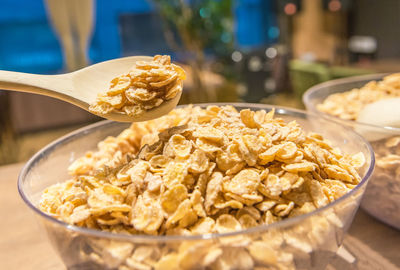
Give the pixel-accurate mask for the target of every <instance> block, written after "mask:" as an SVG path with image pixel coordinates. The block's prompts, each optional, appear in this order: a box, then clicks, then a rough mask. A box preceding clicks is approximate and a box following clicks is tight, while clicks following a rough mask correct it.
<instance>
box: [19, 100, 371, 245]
mask: <svg viewBox="0 0 400 270" xmlns="http://www.w3.org/2000/svg"><path fill="white" fill-rule="evenodd" d="M209 105H218V106H224V105H232V106H234V107H242V108H249V109H265V110H270V109H272V108H275V111H276V112H277V113H279V114H285V115H288V116H297V117H301V118H304V119H307V117H309V116H310V117H316V118H320V117H319V116H318V115H315V114H312V113H309V112H305V111H301V110H297V109H291V108H287V107H282V106H272V105H266V104H255V103H199V104H193V106H201V107H206V106H209ZM184 106H187V105H181V106H178V108H182V107H184ZM322 119H323V118H322ZM323 120H325V121H327V120H326V119H323ZM111 122H112V121H110V120H104V121H100V122H98V123H94V124H91V125H88V126H86V127H83V128H80V129H77V130H75V131H73V132H71V133H68V134H67V135H65V136H63V137H61V138H59V139H57V140H55V141H53V142H52V143H50V144H48V145H47V146H45V147H44V148H42V149H41V150H40V151H39V152H37V153H36V154H35V155H34V156H33V157H31V158H30V159H29V160H28V162H27V163H26V164H25V165H24V167H23V168H22V170H21V172H20V174H19V176H18V191H19V194H20V196H21V197H22V199H23V200H24V202H25V203H26V204H27V205H28V206H29V207H30V208H31V209H32V210H33V211H34V212H36V213H37V214H39V215H40V216H42V217H43V218H45V219H46V220H49V221H51V222H53V223H54V224H58V225H60V226H62V227H64V228H65V229H67V230H70V231H72V232H76V233H81V234H85V235H89V236H92V237H101V238H107V239H113V240H120V241H130V242H135V241H137V242H139V241H140V242H142V243H146V242H149V243H150V242H155V241H157V242H174V241H193V240H207V239H215V238H221V237H232V236H238V235H246V234H254V233H260V232H263V231H266V230H268V229H274V228H279V227H286V226H290V225H292V224H295V223H298V222H301V221H303V220H305V219H307V218H308V217H311V216H314V215H318V214H320V213H322V212H324V211H325V210H327V209H329V208H332V207H334V206H335V205H337V204H340V203H341V202H342V201H344V200H346V199H347V198H349V197H351V196H352V195H353V194H354V193H356V192H357V191H358V190H359V189H360V188H361V187H362V186H364V185H366V183H367V181H368V179H369V178H370V176H371V174H372V172H373V169H374V165H375V158H374V154H373V151H372V147H371V145H370V144H369V143H368V141H366V140H365V139H364V138H363V137H361V136H360V135H359V134H357V133H355V132H354V131H353V130H352V129H351V128H349V127H346V126H341V127H342V128H344V129H346V130H347V131H348V132H350V133H352V134H353V135H354V136H356V137H358V138H359V140H360V141H361V142H363V143H364V145H366V147H367V149H368V151H369V153H370V160H371V164H370V166H369V168H368V170H367V171H366V173H365V175H364V177H363V179H362V180H361V181H360V183H359V184H358V185H357V186H356V187H355V188H353V189H352V190H351V191H349V193H347V194H345V195H344V196H342V197H340V198H339V199H337V200H335V201H334V202H331V203H329V204H327V205H325V206H324V207H321V208H318V209H316V210H314V211H312V212H310V213H307V214H304V215H300V216H296V217H292V218H287V219H284V220H281V221H278V222H274V223H272V224H269V225H258V226H255V227H252V228H249V229H245V230H240V231H234V232H229V233H213V234H199V235H188V236H182V235H168V236H165V235H162V236H159V235H146V234H134V235H129V234H118V233H111V232H105V231H100V230H94V229H89V228H84V227H78V226H75V225H71V224H68V223H66V222H63V221H61V220H58V219H56V218H54V217H52V216H50V215H48V214H46V213H44V212H42V211H41V210H40V209H39V208H37V207H36V206H35V205H34V204H33V203H31V201H30V200H29V199H28V197H27V196H26V195H25V192H24V189H23V184H22V182H23V179H24V178H25V177H26V175H27V173H28V172H29V169H30V168H31V167H33V166H34V165H35V164H36V163H37V162H39V161H40V160H41V159H42V158H43V157H45V156H47V154H48V153H51V152H52V151H53V150H54V149H56V148H57V146H58V145H60V144H63V143H66V142H69V141H71V140H74V139H77V138H80V137H84V136H85V134H87V133H88V132H89V131H90V132H93V131H95V130H97V129H100V128H101V127H102V126H103V125H107V124H110V123H111ZM328 122H329V120H328ZM334 124H335V125H338V123H334Z"/></svg>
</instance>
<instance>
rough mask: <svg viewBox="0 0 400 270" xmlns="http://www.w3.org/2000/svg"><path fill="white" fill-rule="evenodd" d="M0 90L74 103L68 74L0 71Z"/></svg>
mask: <svg viewBox="0 0 400 270" xmlns="http://www.w3.org/2000/svg"><path fill="white" fill-rule="evenodd" d="M0 89H3V90H13V91H19V92H28V93H34V94H39V95H45V96H50V97H54V98H58V99H62V100H65V101H69V102H71V101H75V99H74V98H71V97H70V96H71V95H72V92H71V91H72V90H73V84H72V80H71V75H70V73H69V74H63V75H38V74H30V73H21V72H13V71H4V70H0ZM75 102H76V101H75Z"/></svg>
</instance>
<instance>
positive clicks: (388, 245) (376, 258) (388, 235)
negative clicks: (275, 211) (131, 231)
mask: <svg viewBox="0 0 400 270" xmlns="http://www.w3.org/2000/svg"><path fill="white" fill-rule="evenodd" d="M22 166H23V164H14V165H9V166H2V167H0V214H1V222H0V269H4V270H5V269H7V270H8V269H10V270H19V269H23V270H30V269H35V270H36V269H41V270H50V269H51V270H53V269H65V267H64V266H63V264H62V262H61V260H60V259H59V258H58V256H57V254H56V253H55V251H54V250H53V249H52V248H51V246H50V243H49V242H48V240H47V236H46V235H45V233H44V231H42V230H41V229H40V227H39V224H38V223H37V222H36V219H35V217H34V214H33V212H32V211H31V210H30V209H29V208H28V207H27V206H26V205H25V204H24V202H23V201H22V199H21V198H20V196H19V194H18V191H17V177H18V173H19V171H20V169H21V167H22ZM344 245H345V247H346V249H347V250H348V251H349V252H350V253H351V254H353V255H354V256H355V257H356V260H357V265H356V266H354V265H349V264H347V263H344V261H343V260H340V259H335V260H334V261H333V262H332V264H331V265H330V266H328V269H340V270H347V269H349V270H350V269H360V270H364V269H382V270H383V269H384V270H400V231H398V230H395V229H393V228H391V227H388V226H386V225H384V224H383V223H380V222H379V221H377V220H375V219H374V218H372V217H370V216H369V215H367V214H366V213H365V212H364V211H362V210H359V211H358V213H357V215H356V217H355V220H354V222H353V224H352V226H351V228H350V231H349V233H348V235H347V236H346V238H345V241H344Z"/></svg>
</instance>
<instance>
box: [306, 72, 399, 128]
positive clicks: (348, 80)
mask: <svg viewBox="0 0 400 270" xmlns="http://www.w3.org/2000/svg"><path fill="white" fill-rule="evenodd" d="M390 74H393V73H374V74H368V75H361V76H352V77H347V78H341V79H336V80H330V81H327V82H323V83H319V84H316V85H314V86H312V87H311V88H309V89H308V90H307V91H306V92H305V93H304V95H303V103H304V105H305V106H306V108H307V110H310V112H311V113H313V114H318V115H321V116H322V117H323V118H327V119H329V120H332V121H335V122H338V123H340V124H342V125H350V126H354V125H359V126H364V127H369V128H374V129H379V130H381V131H388V132H390V133H393V134H400V128H397V127H392V126H379V125H373V124H368V123H364V122H358V121H355V120H346V119H341V118H339V117H336V116H333V115H330V114H328V113H325V112H321V111H319V110H318V109H317V107H316V106H314V104H312V102H311V99H312V98H311V97H310V96H312V95H313V94H314V93H315V92H318V91H320V90H321V89H324V88H328V87H335V86H337V85H341V84H346V83H352V82H358V81H374V80H380V79H382V78H383V77H385V76H387V75H390ZM366 83H367V82H366ZM350 90H351V89H348V90H347V91H350ZM343 92H345V91H341V92H337V93H343ZM325 98H327V96H326V97H325Z"/></svg>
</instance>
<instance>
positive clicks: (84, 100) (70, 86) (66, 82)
mask: <svg viewBox="0 0 400 270" xmlns="http://www.w3.org/2000/svg"><path fill="white" fill-rule="evenodd" d="M152 59H153V58H152V57H150V56H130V57H124V58H118V59H114V60H110V61H105V62H101V63H98V64H95V65H92V66H88V67H86V68H83V69H80V70H77V71H74V72H71V73H66V74H61V75H37V74H29V73H19V72H12V71H2V70H0V89H4V90H14V91H20V92H28V93H34V94H40V95H44V96H50V97H53V98H57V99H61V100H64V101H66V102H69V103H71V104H74V105H76V106H78V107H81V108H82V109H84V110H86V111H89V105H90V104H92V103H94V102H95V100H96V97H97V94H98V93H101V92H106V91H107V90H108V88H109V84H110V81H111V80H112V79H113V78H115V77H117V76H119V75H121V74H124V73H127V72H128V71H129V70H130V69H131V68H132V67H133V65H134V64H135V63H136V61H151V60H152ZM181 94H182V93H179V94H177V95H176V96H175V97H174V98H172V99H170V100H167V101H164V102H163V103H161V105H160V106H158V107H155V108H153V109H150V110H148V111H146V112H145V113H143V114H141V115H138V116H133V117H131V116H128V115H126V114H123V113H118V112H112V113H109V114H106V115H99V116H101V117H104V118H107V119H110V120H114V121H119V122H141V121H147V120H151V119H155V118H158V117H160V116H162V115H165V114H167V113H168V112H170V111H171V110H173V109H174V108H175V107H176V105H177V104H178V101H179V99H180V97H181Z"/></svg>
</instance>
